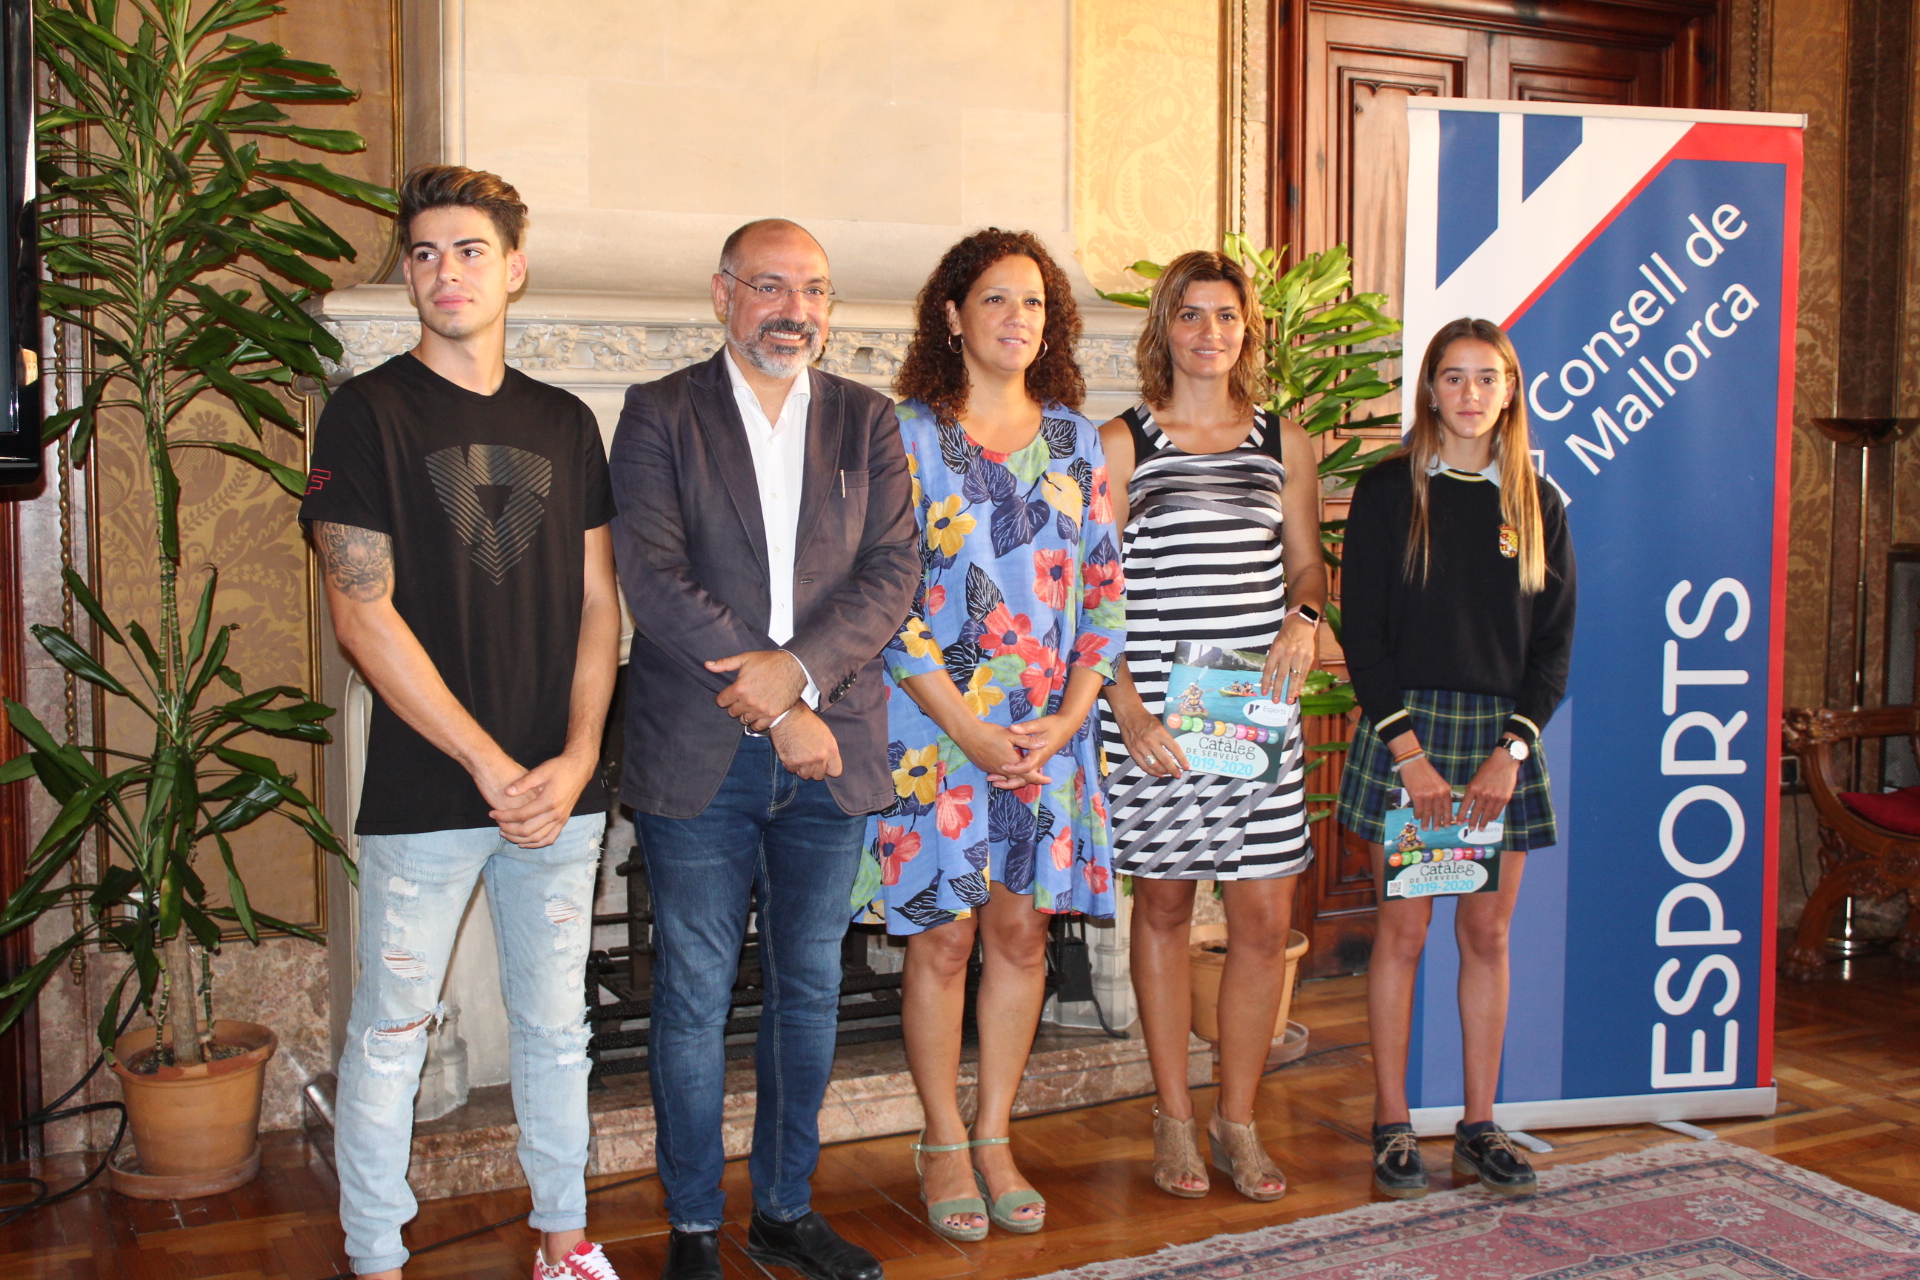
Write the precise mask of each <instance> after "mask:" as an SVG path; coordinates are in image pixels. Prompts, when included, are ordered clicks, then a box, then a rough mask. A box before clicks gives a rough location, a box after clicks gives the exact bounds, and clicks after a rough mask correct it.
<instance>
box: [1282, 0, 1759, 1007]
mask: <svg viewBox="0 0 1920 1280" xmlns="http://www.w3.org/2000/svg"><path fill="white" fill-rule="evenodd" d="M1272 12H1273V21H1272V26H1271V28H1270V29H1271V30H1272V32H1273V34H1274V45H1273V51H1272V52H1273V62H1272V65H1273V68H1274V83H1273V92H1272V94H1271V95H1270V97H1269V101H1270V102H1271V103H1273V104H1274V105H1273V111H1274V118H1273V120H1272V121H1271V122H1270V124H1271V129H1270V132H1269V136H1270V137H1272V138H1273V139H1274V143H1275V150H1274V153H1273V154H1272V155H1271V156H1270V157H1269V163H1270V164H1271V166H1272V177H1273V181H1271V182H1270V183H1269V184H1268V189H1269V190H1270V191H1271V192H1273V193H1274V197H1273V206H1272V209H1271V211H1270V212H1271V223H1270V225H1271V227H1272V236H1273V243H1275V244H1286V245H1292V246H1294V247H1295V248H1296V249H1299V250H1303V251H1315V250H1319V249H1324V248H1326V247H1328V246H1329V245H1333V244H1338V243H1345V244H1347V245H1348V246H1349V247H1350V248H1351V249H1352V252H1353V271H1354V287H1355V288H1356V289H1357V290H1360V291H1363V292H1376V293H1384V294H1386V295H1388V297H1389V299H1394V300H1396V301H1391V302H1390V303H1389V306H1388V310H1389V311H1390V312H1392V313H1394V314H1398V311H1399V308H1398V304H1397V298H1398V296H1399V293H1400V282H1401V274H1402V258H1403V253H1404V243H1405V232H1406V203H1407V199H1406V195H1407V193H1406V172H1407V159H1406V156H1407V102H1408V101H1409V100H1410V99H1412V98H1416V97H1435V98H1493V99H1503V100H1512V101H1532V102H1606V103H1617V104H1621V105H1626V106H1696V107H1712V106H1717V105H1720V99H1721V95H1720V88H1719V85H1718V82H1717V80H1716V78H1715V75H1714V69H1715V67H1717V66H1721V65H1724V58H1721V57H1718V56H1717V55H1719V54H1721V53H1722V52H1723V49H1722V44H1723V32H1724V27H1725V24H1724V22H1723V21H1722V18H1721V14H1720V6H1719V3H1718V0H1626V2H1615V0H1566V2H1565V3H1559V4H1554V5H1541V4H1538V3H1534V2H1531V0H1275V3H1274V7H1273V11H1272ZM1398 372H1399V370H1398V369H1397V368H1390V369H1389V370H1388V376H1396V375H1397V374H1398ZM1376 404H1377V405H1378V410H1377V411H1378V412H1382V413H1398V412H1399V408H1400V403H1399V398H1398V396H1392V397H1388V398H1386V399H1384V400H1382V401H1378V402H1376ZM1352 434H1360V435H1365V436H1371V437H1374V438H1376V439H1377V440H1378V442H1379V446H1380V447H1383V448H1384V447H1390V446H1391V445H1392V444H1393V443H1394V442H1395V441H1397V440H1398V438H1399V433H1398V431H1397V430H1394V429H1392V428H1385V429H1374V430H1369V431H1365V432H1357V433H1349V432H1345V431H1336V432H1334V433H1331V435H1330V436H1329V437H1327V438H1325V439H1324V440H1323V444H1324V447H1325V448H1326V449H1332V448H1334V447H1336V446H1337V445H1338V444H1339V443H1340V442H1341V441H1342V440H1344V439H1346V438H1348V436H1350V435H1352ZM1346 507H1347V504H1346V502H1345V501H1344V499H1343V498H1342V497H1341V496H1340V495H1334V496H1332V497H1330V498H1328V499H1327V500H1326V501H1325V503H1324V504H1323V511H1324V517H1325V518H1326V519H1328V520H1341V519H1345V517H1346ZM1334 589H1335V593H1336V596H1337V594H1338V590H1339V585H1338V580H1337V578H1336V581H1335V588H1334ZM1323 657H1324V659H1325V660H1326V662H1327V664H1328V666H1329V667H1331V668H1332V669H1333V670H1335V671H1336V672H1341V673H1343V668H1342V664H1341V659H1340V652H1339V647H1338V645H1337V644H1335V643H1334V641H1333V639H1332V637H1331V636H1326V637H1325V640H1324V643H1323ZM1352 730H1353V726H1352V725H1351V724H1349V723H1348V722H1346V721H1343V720H1337V719H1327V720H1322V721H1320V722H1318V723H1314V724H1312V725H1310V728H1309V741H1310V742H1314V743H1319V744H1325V743H1336V742H1345V741H1346V740H1348V738H1349V737H1350V736H1351V733H1352ZM1321 754H1322V755H1324V756H1325V758H1326V763H1325V764H1323V765H1322V766H1320V767H1319V768H1318V769H1317V770H1316V771H1315V772H1314V773H1313V774H1312V775H1310V778H1309V790H1310V791H1312V792H1316V793H1321V794H1329V793H1332V792H1335V791H1337V790H1338V789H1339V777H1340V769H1341V767H1342V765H1343V764H1344V762H1345V755H1344V753H1342V752H1339V751H1334V752H1324V753H1321ZM1329 807H1330V806H1328V805H1327V804H1325V803H1324V802H1323V803H1317V804H1314V805H1313V806H1311V808H1312V809H1314V810H1315V811H1319V810H1322V809H1328V808H1329ZM1314 847H1315V853H1316V858H1315V862H1314V865H1313V867H1312V868H1311V869H1310V870H1309V871H1308V872H1307V874H1306V875H1305V876H1304V877H1303V881H1304V883H1303V884H1302V885H1301V889H1300V895H1299V898H1298V899H1297V900H1296V903H1295V906H1294V916H1295V919H1296V921H1298V927H1299V928H1300V929H1301V931H1302V932H1304V933H1306V934H1307V935H1308V937H1309V938H1310V940H1311V941H1312V944H1313V949H1312V950H1311V951H1310V952H1308V954H1307V958H1306V961H1305V970H1304V972H1305V973H1306V974H1307V976H1309V977H1324V976H1329V975H1332V974H1339V973H1357V972H1361V971H1363V970H1364V969H1365V968H1366V964H1367V959H1368V957H1369V955H1370V954H1371V951H1372V946H1373V909H1374V890H1373V879H1372V871H1371V868H1370V866H1369V859H1368V854H1367V850H1366V847H1365V846H1364V845H1363V844H1361V843H1360V842H1359V841H1358V840H1356V839H1354V838H1353V837H1351V836H1350V835H1349V834H1348V833H1346V832H1344V831H1342V830H1341V829H1340V828H1339V826H1338V824H1337V822H1335V820H1334V819H1333V818H1332V817H1331V816H1330V815H1329V816H1327V817H1324V818H1322V819H1321V820H1320V821H1318V822H1316V823H1315V824H1314Z"/></svg>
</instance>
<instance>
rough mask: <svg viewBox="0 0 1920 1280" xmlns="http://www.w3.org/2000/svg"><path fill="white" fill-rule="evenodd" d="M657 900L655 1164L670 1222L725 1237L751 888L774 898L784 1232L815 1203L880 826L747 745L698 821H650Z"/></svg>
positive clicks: (770, 1148) (774, 1108)
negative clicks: (728, 1135)
mask: <svg viewBox="0 0 1920 1280" xmlns="http://www.w3.org/2000/svg"><path fill="white" fill-rule="evenodd" d="M634 825H635V827H636V829H637V831H638V833H639V837H640V849H641V852H642V854H643V855H644V857H645V858H646V866H647V882H648V884H649V886H650V887H651V889H652V891H653V919H654V926H653V927H654V947H655V952H656V959H655V963H654V970H653V1018H652V1022H651V1028H650V1030H649V1033H648V1037H647V1046H648V1047H647V1052H648V1056H649V1058H650V1060H651V1065H650V1070H649V1075H650V1077H651V1084H652V1087H653V1113H654V1121H655V1125H656V1130H655V1146H656V1156H655V1159H656V1161H657V1163H658V1164H659V1167H660V1183H661V1186H662V1187H663V1188H664V1189H665V1191H666V1196H667V1219H668V1221H670V1222H671V1223H672V1224H673V1225H674V1226H675V1227H677V1228H679V1229H680V1230H682V1231H712V1230H716V1229H718V1227H719V1226H720V1223H721V1217H722V1213H723V1212H724V1210H725V1208H726V1195H725V1193H724V1192H722V1191H721V1190H720V1174H721V1170H722V1168H723V1166H724V1165H725V1163H726V1154H725V1152H724V1151H723V1150H722V1149H721V1143H720V1115H721V1106H722V1104H723V1102H724V1099H725V1093H726V1090H725V1076H726V1069H727V1060H726V1047H725V1027H726V1022H727V1008H728V1002H729V1000H730V998H731V995H732V991H733V983H734V978H735V977H736V975H737V973H738V971H739V967H740V947H741V944H742V943H743V942H744V941H745V939H746V931H747V903H748V897H749V894H750V891H752V890H753V889H755V888H756V887H757V888H758V890H759V902H760V914H759V920H758V926H759V933H760V965H761V970H762V972H763V973H764V975H765V980H766V1004H765V1006H764V1008H763V1009H762V1010H761V1014H760V1033H759V1037H758V1042H757V1043H756V1045H755V1047H754V1066H755V1069H756V1073H757V1075H758V1090H759V1092H758V1096H757V1098H756V1108H755V1114H754V1122H753V1155H752V1156H751V1158H750V1159H749V1160H748V1162H747V1169H748V1171H749V1172H750V1173H751V1174H752V1175H753V1202H754V1207H755V1208H756V1209H758V1210H759V1211H760V1212H762V1213H765V1214H766V1215H768V1216H769V1217H771V1218H774V1219H775V1220H777V1221H780V1222H791V1221H793V1220H794V1219H796V1218H800V1217H804V1216H805V1215H806V1214H807V1213H808V1212H809V1211H810V1210H811V1208H812V1192H811V1189H810V1188H809V1187H808V1185H807V1180H808V1179H809V1178H811V1177H812V1176H813V1170H814V1166H815V1165H816V1164H818V1163H819V1160H820V1102H821V1099H822V1098H823V1097H825V1096H826V1092H827V1076H828V1074H829V1073H830V1072H831V1071H832V1069H833V1042H834V1036H835V1030H836V1027H837V1025H838V1022H839V1013H840V941H841V939H842V938H844V937H845V936H846V932H847V921H848V917H849V911H848V907H847V900H848V898H849V897H850V896H851V895H852V893H853V875H854V871H855V869H856V867H857V866H858V863H859V858H860V841H861V836H862V835H864V834H865V832H866V819H865V818H864V817H859V816H855V817H849V816H848V815H847V814H846V812H845V811H843V810H842V809H841V808H840V806H839V804H837V803H836V802H835V801H834V798H833V795H832V793H830V792H829V791H828V790H827V784H826V783H825V782H807V781H805V780H803V779H801V778H799V777H797V776H795V775H794V774H791V773H789V772H787V770H786V767H785V766H784V765H782V764H781V763H780V760H779V757H778V756H776V755H775V754H774V750H773V744H772V743H771V742H769V741H767V740H766V739H765V738H753V737H743V738H742V739H741V741H740V748H739V751H738V752H737V753H736V754H735V755H734V758H733V766H732V768H731V769H729V770H728V772H727V778H726V781H725V782H722V783H721V784H720V790H719V793H718V794H716V795H715V796H714V798H713V800H712V802H711V803H709V804H708V805H707V807H706V809H705V811H703V812H702V813H701V814H700V816H699V817H697V818H661V817H655V816H653V815H651V814H644V813H642V814H636V815H635V816H634Z"/></svg>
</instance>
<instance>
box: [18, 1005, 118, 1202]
mask: <svg viewBox="0 0 1920 1280" xmlns="http://www.w3.org/2000/svg"><path fill="white" fill-rule="evenodd" d="M134 1012H135V1010H133V1009H129V1010H127V1016H126V1017H124V1018H122V1019H121V1020H120V1028H119V1030H117V1031H115V1032H114V1038H115V1039H116V1040H117V1039H119V1038H120V1037H121V1036H123V1035H125V1034H126V1033H127V1028H128V1027H129V1026H131V1025H132V1024H133V1015H134ZM106 1061H107V1055H106V1054H104V1053H99V1054H95V1055H94V1058H93V1065H92V1066H90V1067H88V1068H87V1069H86V1071H85V1072H84V1073H83V1074H82V1075H81V1077H80V1078H79V1079H78V1080H76V1081H74V1083H73V1087H72V1088H70V1089H68V1090H67V1091H66V1092H65V1093H63V1094H61V1095H60V1096H59V1097H57V1098H55V1099H54V1100H53V1101H52V1102H49V1103H48V1104H47V1105H46V1106H44V1107H42V1108H40V1110H38V1111H36V1112H34V1113H33V1114H32V1115H30V1116H27V1117H25V1118H24V1119H20V1120H15V1121H14V1122H13V1123H12V1124H10V1125H8V1126H7V1127H8V1128H9V1129H33V1128H37V1127H39V1126H40V1125H45V1124H53V1123H54V1122H55V1121H58V1120H72V1119H75V1118H77V1117H79V1116H85V1115H92V1114H93V1113H95V1112H97V1111H118V1112H119V1113H120V1127H119V1128H118V1129H116V1130H114V1133H113V1141H112V1142H110V1143H108V1144H107V1151H106V1154H105V1155H103V1156H101V1157H100V1163H99V1164H97V1165H95V1166H94V1167H93V1169H92V1171H90V1172H89V1173H88V1174H87V1176H86V1177H84V1178H82V1179H80V1181H78V1182H76V1183H74V1184H73V1185H72V1186H70V1187H68V1188H67V1189H66V1190H65V1191H57V1192H53V1193H52V1194H49V1193H48V1191H47V1184H46V1181H45V1180H44V1179H42V1178H34V1177H26V1178H0V1187H33V1188H35V1190H34V1193H33V1197H32V1199H29V1200H26V1201H23V1202H22V1203H20V1204H15V1205H8V1206H7V1207H6V1208H4V1209H0V1227H4V1226H7V1225H9V1224H10V1223H14V1222H18V1221H19V1220H20V1219H21V1218H24V1217H26V1216H27V1215H28V1214H30V1213H32V1212H34V1211H35V1210H36V1209H44V1208H46V1207H47V1206H48V1205H52V1204H59V1203H60V1202H61V1201H62V1200H65V1199H67V1198H69V1197H71V1196H74V1195H78V1194H79V1193H80V1192H81V1191H84V1190H85V1189H86V1188H87V1187H88V1186H90V1185H92V1183H93V1182H94V1180H95V1179H97V1178H98V1177H99V1176H100V1175H101V1174H103V1173H105V1172H106V1171H107V1165H108V1164H109V1163H110V1162H111V1161H112V1160H113V1154H114V1152H116V1151H118V1150H119V1149H120V1143H121V1142H122V1141H123V1140H124V1139H125V1138H126V1136H127V1107H126V1104H125V1103H124V1102H90V1103H87V1104H86V1105H85V1106H79V1107H68V1108H67V1109H66V1110H64V1111H62V1110H61V1109H60V1107H61V1105H62V1104H64V1103H65V1102H66V1101H67V1099H69V1098H71V1097H72V1096H73V1095H74V1094H76V1093H78V1092H80V1091H81V1090H82V1089H84V1088H86V1087H87V1081H89V1080H91V1079H93V1077H94V1074H95V1073H96V1072H98V1071H99V1070H100V1068H101V1067H102V1066H104V1065H105V1064H106Z"/></svg>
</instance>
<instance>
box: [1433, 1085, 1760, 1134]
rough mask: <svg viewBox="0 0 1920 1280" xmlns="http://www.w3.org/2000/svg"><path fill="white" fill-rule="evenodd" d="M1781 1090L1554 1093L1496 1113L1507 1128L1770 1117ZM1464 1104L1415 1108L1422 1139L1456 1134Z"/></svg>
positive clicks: (1499, 1105)
mask: <svg viewBox="0 0 1920 1280" xmlns="http://www.w3.org/2000/svg"><path fill="white" fill-rule="evenodd" d="M1778 1092H1779V1091H1778V1090H1777V1089H1775V1088H1774V1087H1773V1086H1771V1085H1769V1086H1768V1087H1766V1088H1764V1089H1703V1090H1698V1091H1695V1092H1691V1093H1636V1094H1625V1095H1622V1096H1620V1097H1617V1098H1553V1099H1547V1100H1545V1101H1541V1102H1496V1103H1495V1104H1494V1106H1493V1118H1494V1121H1495V1123H1497V1124H1498V1125H1499V1126H1500V1127H1501V1128H1503V1129H1526V1130H1536V1129H1588V1128H1594V1127H1598V1126H1603V1125H1616V1124H1658V1123H1660V1122H1661V1121H1662V1120H1713V1119H1723V1118H1726V1117H1728V1116H1770V1115H1772V1114H1773V1113H1774V1110H1775V1108H1776V1107H1777V1106H1778V1105H1779V1096H1778ZM1464 1110H1465V1108H1464V1107H1415V1108H1414V1109H1413V1113H1412V1119H1413V1131H1414V1133H1416V1134H1417V1135H1419V1136H1420V1137H1422V1138H1434V1137H1439V1136H1440V1135H1442V1134H1448V1135H1450V1134H1452V1133H1453V1126H1454V1125H1455V1124H1457V1123H1459V1121H1460V1116H1461V1114H1462V1112H1463V1111H1464Z"/></svg>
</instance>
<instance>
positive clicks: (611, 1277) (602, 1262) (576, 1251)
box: [533, 1240, 620, 1280]
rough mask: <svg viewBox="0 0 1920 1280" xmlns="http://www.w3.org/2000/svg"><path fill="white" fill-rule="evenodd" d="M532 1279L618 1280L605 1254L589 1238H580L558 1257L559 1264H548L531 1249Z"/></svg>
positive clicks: (537, 1251)
mask: <svg viewBox="0 0 1920 1280" xmlns="http://www.w3.org/2000/svg"><path fill="white" fill-rule="evenodd" d="M533 1280H620V1277H619V1275H618V1274H617V1273H616V1272H615V1271H614V1269H613V1264H612V1263H611V1262H608V1261H607V1255H606V1254H604V1253H602V1252H601V1251H600V1246H599V1245H597V1244H595V1243H594V1242H593V1241H591V1240H582V1241H581V1242H580V1243H579V1244H577V1245H575V1246H573V1249H572V1251H571V1252H569V1253H568V1254H567V1256H566V1257H564V1258H562V1259H560V1265H559V1266H557V1267H556V1266H551V1265H549V1264H548V1262H547V1260H546V1257H545V1256H544V1255H543V1254H542V1253H541V1252H540V1250H538V1249H535V1250H534V1251H533Z"/></svg>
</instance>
